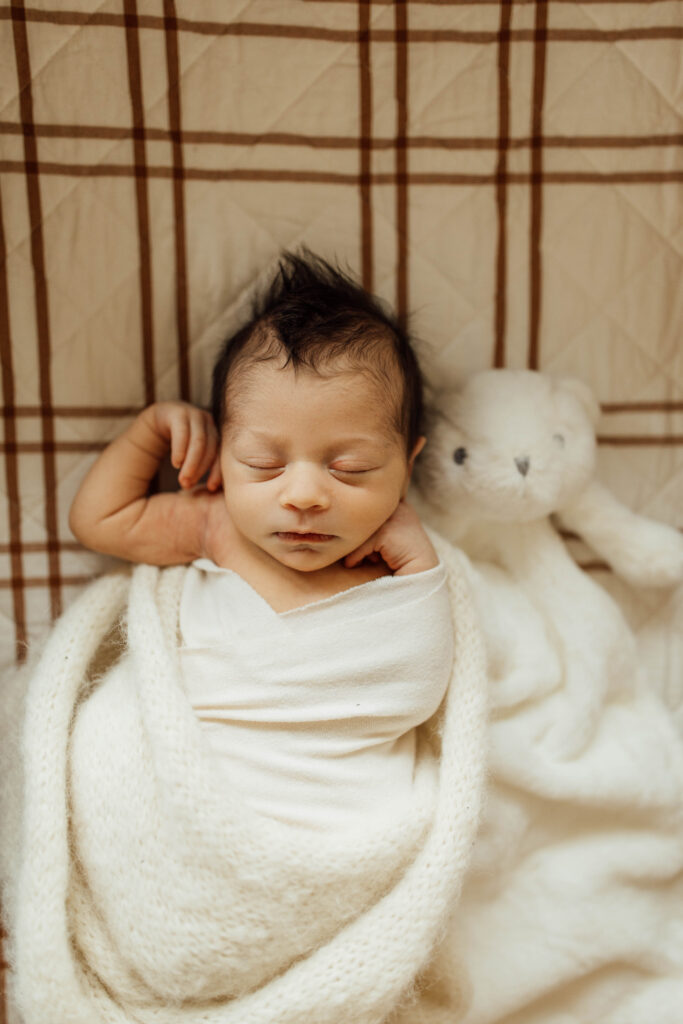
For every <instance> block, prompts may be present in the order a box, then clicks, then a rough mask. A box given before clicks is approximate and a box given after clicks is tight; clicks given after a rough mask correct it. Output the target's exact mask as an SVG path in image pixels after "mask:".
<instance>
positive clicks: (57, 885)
mask: <svg viewBox="0 0 683 1024" xmlns="http://www.w3.org/2000/svg"><path fill="white" fill-rule="evenodd" d="M434 540H435V543H436V545H437V548H438V551H439V555H440V557H441V559H442V561H443V562H444V564H445V566H446V569H447V573H448V581H449V594H450V599H451V605H452V611H453V625H454V631H455V656H454V665H453V672H452V677H451V682H450V684H449V688H448V691H447V694H446V697H445V698H444V701H443V703H442V705H441V707H440V709H439V711H438V712H437V713H436V715H435V716H434V717H433V719H431V720H430V721H429V722H427V723H425V725H424V726H422V727H420V729H419V730H418V755H417V765H416V776H415V785H414V788H413V792H412V794H411V796H410V797H407V798H406V807H405V814H404V815H403V817H402V820H401V821H400V822H399V823H398V824H397V825H395V826H394V825H392V826H391V827H390V828H387V829H383V830H379V829H378V830H376V831H375V832H373V833H370V834H368V835H367V836H354V837H353V840H351V839H349V840H348V841H344V842H340V841H339V840H338V839H335V838H333V837H330V838H325V837H321V838H320V839H319V840H316V842H315V843H314V844H312V843H311V842H310V841H308V842H307V841H306V840H305V839H303V838H302V837H301V835H300V834H299V833H298V832H297V831H296V830H292V829H289V828H288V827H287V826H286V825H284V824H281V823H279V822H276V821H272V820H269V819H267V818H263V817H260V816H259V815H257V814H255V813H254V812H252V811H250V810H249V809H248V808H247V807H246V806H244V805H243V804H242V803H241V802H240V800H239V798H238V797H236V796H235V795H233V794H232V793H229V792H225V790H224V789H220V788H219V787H218V786H217V784H216V781H215V774H214V773H213V772H212V766H211V760H210V757H209V755H208V753H207V750H206V744H205V742H204V740H203V735H202V731H201V726H200V723H199V722H198V721H197V719H196V717H195V715H194V713H193V712H192V709H191V707H190V705H189V702H188V700H187V697H186V695H185V693H184V690H183V684H182V678H181V676H180V673H179V667H178V658H177V615H178V602H179V595H180V590H181V587H182V581H183V577H184V573H185V570H184V569H182V568H180V569H177V568H176V569H167V570H163V571H159V570H158V569H155V568H152V567H150V566H139V567H138V568H136V569H135V570H134V572H133V574H132V577H131V578H130V581H129V580H128V579H127V578H126V577H123V576H120V575H118V576H109V577H105V578H103V579H102V580H100V581H98V582H97V583H95V584H93V585H92V587H90V588H89V589H88V590H87V591H86V593H85V594H84V595H83V596H82V597H81V598H80V599H79V600H78V601H77V602H76V603H75V604H74V605H73V606H72V607H71V608H70V609H69V611H68V612H67V613H66V614H65V615H64V616H63V618H62V619H61V620H60V621H59V623H58V624H57V626H56V627H55V629H54V631H53V633H52V635H51V637H50V640H49V642H48V645H47V647H46V649H45V652H44V654H43V657H42V658H41V660H40V663H39V664H38V667H37V668H36V670H35V672H34V673H33V675H32V678H31V682H30V687H29V692H28V696H27V699H26V716H25V725H24V743H23V745H24V769H25V786H24V794H25V800H24V812H23V825H22V829H21V832H20V834H19V835H18V836H15V837H11V836H7V837H6V841H7V842H8V843H11V842H12V841H13V840H14V842H15V843H16V842H20V844H21V849H20V850H19V851H14V852H13V853H12V854H11V855H9V854H8V855H7V856H5V857H3V863H6V864H8V865H12V864H17V865H19V873H18V877H17V878H16V879H10V881H9V885H8V892H10V894H11V898H10V899H9V901H8V906H10V907H11V908H12V913H11V920H9V921H8V924H9V928H10V931H11V937H12V941H11V947H10V956H11V959H12V966H13V989H12V996H13V998H14V1001H15V1003H16V1006H17V1008H18V1010H19V1011H20V1013H21V1014H22V1017H23V1020H24V1022H25V1024H65V1022H69V1024H72V1022H73V1024H81V1022H83V1024H96V1022H98V1021H102V1022H108V1024H130V1022H133V1021H134V1022H136V1024H152V1022H159V1024H160V1022H162V1021H163V1022H164V1024H190V1022H192V1024H199V1022H202V1024H275V1022H277V1024H301V1022H303V1021H306V1022H311V1024H313V1022H315V1024H339V1022H340V1021H342V1020H343V1021H344V1024H375V1022H376V1024H379V1022H381V1021H383V1020H385V1019H386V1017H387V1015H388V1014H390V1013H391V1011H392V1010H393V1009H394V1008H395V1007H396V1006H397V1005H398V1004H399V1003H400V1001H401V1000H402V998H403V997H404V996H405V995H406V993H408V992H410V990H411V988H412V986H413V983H414V980H415V978H416V976H417V975H418V974H419V972H420V971H422V970H423V969H424V968H425V966H426V965H427V964H428V963H429V962H430V960H431V959H432V958H433V957H434V955H435V953H436V951H437V949H438V947H439V943H440V941H441V940H442V938H443V937H444V934H445V932H446V928H447V924H448V921H449V919H450V918H451V917H452V914H453V912H454V910H455V909H456V907H457V903H458V899H459V896H460V892H461V888H462V883H463V878H464V875H465V872H466V869H467V866H468V863H469V860H470V854H471V850H472V846H473V844H474V838H475V834H476V830H477V825H478V821H479V815H480V805H481V794H482V788H483V781H484V772H485V719H486V669H485V655H484V650H483V645H482V642H481V639H480V635H479V631H478V627H477V622H476V618H475V615H474V611H473V605H472V601H471V598H470V594H469V589H468V585H467V583H466V573H465V571H464V564H463V556H461V555H460V554H459V553H458V552H457V551H455V549H453V548H451V547H450V545H448V544H446V543H445V542H443V541H442V540H441V539H440V538H437V537H435V538H434ZM124 607H125V609H126V638H127V643H126V647H125V650H124V651H123V653H122V654H121V657H120V658H119V659H118V660H117V661H116V662H115V663H114V664H113V666H111V667H110V668H109V669H108V670H107V671H106V672H105V673H104V675H103V676H102V677H101V679H96V680H95V683H93V680H92V679H91V678H90V677H91V675H92V669H90V670H89V666H92V664H93V661H94V659H97V658H98V657H100V656H101V652H102V645H103V644H104V641H105V638H106V637H107V634H109V633H110V632H111V629H112V627H113V626H114V625H115V623H116V620H117V618H118V617H119V616H120V615H121V612H122V610H123V609H124ZM349 670H350V671H352V670H353V656H352V652H350V654H349ZM450 969H451V970H452V971H453V972H454V973H457V965H456V964H455V963H453V964H451V965H450ZM453 1009H454V1016H453V1019H454V1020H455V1019H456V1016H455V1010H456V1008H455V1007H454V1008H453Z"/></svg>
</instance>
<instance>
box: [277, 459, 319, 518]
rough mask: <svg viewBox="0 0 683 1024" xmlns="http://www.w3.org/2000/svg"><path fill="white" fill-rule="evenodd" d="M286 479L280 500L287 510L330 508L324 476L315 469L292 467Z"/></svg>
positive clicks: (299, 466) (301, 466) (286, 473)
mask: <svg viewBox="0 0 683 1024" xmlns="http://www.w3.org/2000/svg"><path fill="white" fill-rule="evenodd" d="M284 477H285V479H284V486H283V489H282V492H281V496H280V500H281V502H282V505H283V506H284V507H285V508H295V509H299V510H302V511H304V510H308V509H318V508H327V507H328V506H329V495H328V493H327V488H326V487H325V480H324V478H323V474H322V473H321V472H320V471H319V470H317V469H316V468H315V467H312V466H306V465H294V466H290V467H289V468H288V469H287V470H286V472H285V474H284Z"/></svg>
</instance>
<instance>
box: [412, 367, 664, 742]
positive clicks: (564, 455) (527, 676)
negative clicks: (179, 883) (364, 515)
mask: <svg viewBox="0 0 683 1024" xmlns="http://www.w3.org/2000/svg"><path fill="white" fill-rule="evenodd" d="M598 418H599V407H598V403H597V402H596V400H595V398H594V397H593V395H592V394H591V392H590V391H589V389H588V388H587V387H586V386H585V385H584V384H583V383H581V382H580V381H576V380H568V379H553V378H552V377H549V376H546V375H544V374H541V373H536V372H534V371H531V370H485V371H483V372H481V373H477V374H474V375H473V376H472V377H470V378H469V379H468V380H467V381H466V382H465V383H464V385H463V386H462V387H461V388H460V389H459V390H458V391H457V392H455V393H452V394H443V395H441V397H440V400H439V409H438V412H437V414H436V420H435V425H434V429H433V431H432V432H431V434H430V437H429V442H428V444H427V446H426V448H425V452H424V455H423V457H422V461H421V465H419V470H418V473H417V474H416V479H417V486H418V491H417V493H416V494H415V495H414V500H415V503H416V504H417V505H418V508H419V509H420V511H421V512H422V515H423V517H424V518H425V519H426V521H428V522H430V523H431V524H432V525H433V526H435V528H436V529H438V530H439V531H440V532H441V533H443V534H444V535H445V536H447V537H449V539H450V540H451V541H453V542H454V543H456V544H458V545H460V546H461V547H462V548H463V550H464V551H466V553H467V554H468V555H469V556H470V557H471V558H473V559H478V560H481V561H484V562H490V563H493V564H494V565H497V566H500V567H501V568H503V569H504V570H505V572H506V574H507V578H508V580H509V579H510V578H511V579H512V581H514V585H515V587H516V594H517V597H516V603H517V605H520V603H522V602H527V605H528V606H529V605H530V606H531V608H533V609H534V610H535V613H536V615H538V616H540V621H541V622H542V623H543V624H544V629H545V631H546V632H547V633H549V634H550V635H551V636H552V637H553V638H556V639H555V642H556V646H557V648H558V650H559V653H560V657H561V661H560V666H559V667H560V675H559V677H558V678H557V679H556V680H555V681H554V682H553V683H551V682H550V681H549V677H546V686H550V687H551V688H552V689H555V691H556V692H555V693H554V694H553V700H552V701H551V704H554V706H555V713H554V714H553V715H552V718H551V724H550V725H549V726H548V729H547V735H546V737H545V741H546V742H547V744H548V749H550V750H552V751H553V753H554V754H558V755H561V756H564V757H575V756H576V755H577V754H578V753H579V752H580V751H581V750H584V749H585V748H586V746H587V744H588V743H589V742H590V740H591V738H592V737H593V735H594V733H595V730H596V729H597V728H598V727H599V723H600V711H601V708H602V707H603V705H604V702H605V699H606V698H607V696H608V694H609V693H610V692H614V690H615V687H616V686H618V685H619V684H620V681H621V680H622V679H624V678H629V675H630V673H629V666H630V664H632V663H633V661H634V657H635V652H634V640H633V636H632V634H631V633H630V630H629V629H628V627H627V625H626V623H625V621H624V618H623V615H622V614H621V611H620V609H619V608H618V607H617V605H616V604H615V603H614V601H612V599H611V598H610V597H609V596H608V594H607V593H606V592H605V591H604V590H603V589H602V588H601V587H600V586H598V585H597V584H596V583H595V582H594V581H593V580H592V579H591V578H590V577H589V576H588V575H587V574H586V573H584V572H582V571H581V570H580V569H579V568H578V567H577V565H576V564H575V562H574V561H573V559H572V558H571V556H570V555H569V553H568V551H567V548H566V547H565V545H564V544H563V542H562V540H561V539H560V537H559V536H558V534H557V532H556V530H555V528H554V525H553V522H552V521H551V518H550V516H551V514H553V513H555V514H556V515H557V516H558V518H559V520H560V522H561V523H563V524H565V525H566V526H567V527H569V528H570V529H572V530H574V531H576V532H577V533H579V534H581V535H582V536H583V537H584V538H585V540H587V541H588V543H589V544H591V545H592V546H593V547H594V548H595V549H596V551H598V552H599V553H600V554H601V555H602V556H603V557H604V558H605V559H606V561H607V562H609V564H610V565H611V566H612V567H613V568H614V569H615V571H617V572H619V573H621V574H622V575H623V576H624V577H625V578H626V579H628V580H629V581H630V582H632V583H640V584H643V585H649V586H654V585H661V586H670V585H672V584H675V583H677V582H678V581H680V580H682V579H683V537H681V536H680V534H679V533H678V532H677V531H676V530H674V529H673V528H671V527H669V526H665V525H664V524H662V523H657V522H654V521H653V520H650V519H647V518H645V517H644V516H640V515H637V514H635V513H633V512H631V511H630V510H628V509H626V508H625V507H624V506H623V505H621V504H620V503H619V502H618V501H617V499H616V498H614V497H613V496H612V495H611V494H610V493H609V492H608V491H607V489H606V488H605V487H603V486H602V485H601V484H599V483H598V482H597V481H596V480H595V479H594V472H595V451H596V443H595V428H596V425H597V422H598ZM419 462H420V460H418V463H419ZM475 591H476V592H477V594H478V596H479V600H480V602H481V604H480V607H481V613H482V621H483V623H484V628H485V630H486V628H487V623H488V622H490V621H491V616H492V614H495V611H494V609H496V608H497V607H499V605H500V595H501V593H502V588H501V586H500V585H496V586H494V587H491V588H489V587H488V586H487V579H486V574H484V575H482V576H478V577H477V578H476V580H475ZM501 614H504V615H507V614H508V612H507V611H506V610H505V609H501ZM521 620H523V621H525V622H531V621H532V620H534V616H533V615H532V616H530V615H528V614H527V615H525V616H521ZM536 633H538V630H537V629H536V630H535V631H534V630H532V631H531V632H529V630H528V629H526V628H524V629H523V631H522V633H520V632H515V633H511V634H510V636H509V638H508V639H507V640H506V641H505V642H506V644H507V643H510V644H513V645H517V646H519V645H520V644H521V640H520V637H521V636H527V640H528V641H529V642H528V643H527V644H526V645H524V644H522V647H523V648H524V652H525V657H526V661H525V662H523V664H521V665H520V666H519V677H520V679H522V680H526V685H528V686H531V687H532V688H533V686H534V685H535V682H533V681H534V680H536V677H537V674H538V673H537V668H536V665H535V659H536V655H537V652H538V649H539V645H538V643H537V642H534V635H535V634H536ZM532 634H534V635H532ZM499 639H500V637H499V634H498V633H495V639H494V634H489V640H490V643H495V644H497V643H498V642H499ZM489 653H490V656H491V654H493V656H498V655H497V654H496V652H495V651H491V650H490V652H489ZM541 661H543V659H541ZM515 686H516V684H515ZM513 688H514V687H513Z"/></svg>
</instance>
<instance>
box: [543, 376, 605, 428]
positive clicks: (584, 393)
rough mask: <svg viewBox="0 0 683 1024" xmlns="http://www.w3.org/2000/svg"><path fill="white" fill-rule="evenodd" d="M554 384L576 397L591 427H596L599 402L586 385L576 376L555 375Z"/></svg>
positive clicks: (598, 418)
mask: <svg viewBox="0 0 683 1024" xmlns="http://www.w3.org/2000/svg"><path fill="white" fill-rule="evenodd" d="M554 385H555V387H556V388H558V389H559V390H560V391H563V392H564V393H565V394H570V395H572V396H573V397H574V398H575V399H576V401H577V402H578V403H579V405H580V406H581V407H582V408H583V410H584V412H585V413H586V415H587V416H588V418H589V420H590V421H591V423H592V425H593V429H596V428H597V425H598V422H599V420H600V403H599V402H598V400H597V398H596V397H595V395H594V394H593V392H592V391H591V389H590V388H589V387H588V385H587V384H584V382H583V381H582V380H578V378H576V377H556V378H555V380H554Z"/></svg>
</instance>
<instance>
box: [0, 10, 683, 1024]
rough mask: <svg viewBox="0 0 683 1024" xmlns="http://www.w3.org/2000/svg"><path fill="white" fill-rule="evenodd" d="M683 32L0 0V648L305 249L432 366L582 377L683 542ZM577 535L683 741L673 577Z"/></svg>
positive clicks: (610, 16) (567, 21)
mask: <svg viewBox="0 0 683 1024" xmlns="http://www.w3.org/2000/svg"><path fill="white" fill-rule="evenodd" d="M682 39H683V4H681V3H679V2H672V0H660V2H647V0H643V2H632V0H625V2H623V3H620V2H616V3H615V2H610V3H608V2H595V0H589V2H583V3H570V2H564V0H553V2H549V3H530V2H529V3H527V2H518V3H513V4H510V3H505V2H502V0H481V2H472V0H470V2H468V0H460V2H458V0H452V2H450V0H443V2H439V0H412V2H409V3H399V2H397V3H390V2H386V0H377V2H360V0H359V2H356V0H288V2H286V3H284V2H282V0H280V2H277V0H137V2H136V0H104V2H100V3H98V2H96V0H72V2H66V3H57V2H53V3H48V2H46V0H36V2H34V3H32V4H28V3H24V2H23V0H14V2H13V3H11V4H10V3H4V4H0V58H1V60H0V172H1V173H2V178H1V181H0V186H1V191H0V225H1V228H2V230H1V232H0V249H1V250H2V256H1V258H0V357H1V363H2V382H3V402H4V417H3V420H2V425H3V432H4V433H3V436H2V438H1V439H0V442H1V445H0V454H1V455H2V459H3V469H2V473H1V474H0V486H1V487H2V488H3V498H4V500H3V501H2V504H1V509H2V511H1V512H0V515H1V516H2V534H1V536H0V642H1V644H2V660H3V662H10V661H13V660H14V659H15V658H22V657H23V654H24V651H25V646H26V644H27V642H28V641H30V640H32V639H34V638H36V637H37V636H39V635H40V634H41V633H42V632H44V631H45V629H46V627H47V625H48V624H49V622H50V621H51V619H52V618H54V617H55V616H56V615H57V614H58V613H59V611H60V609H62V608H63V607H65V606H66V605H67V604H68V603H69V602H70V601H71V600H72V599H73V598H74V596H75V595H76V593H78V592H79V591H80V590H81V589H82V588H83V586H84V585H85V583H86V581H87V580H88V579H89V578H90V577H91V576H92V575H93V574H95V573H98V572H100V571H101V570H102V569H103V568H104V567H105V566H106V564H107V563H106V560H105V559H103V558H101V557H99V556H97V555H94V554H91V553H89V552H87V551H84V550H83V549H82V548H81V547H80V546H79V545H78V544H77V543H76V542H75V541H74V540H73V538H72V537H71V535H70V533H69V529H68V525H67V515H68V509H69V504H70V501H71V499H72V497H73V495H74V493H75V491H76V489H77V487H78V484H79V482H80V480H81V479H82V477H83V475H84V473H85V471H86V469H87V467H88V466H89V464H90V463H91V461H92V459H93V458H94V457H95V454H96V452H97V451H98V450H100V449H101V448H102V446H103V445H104V444H105V443H106V442H107V441H108V440H110V439H111V438H112V437H114V436H115V435H116V434H117V433H118V432H120V430H121V429H122V428H123V427H124V426H125V425H126V424H127V423H128V422H129V421H130V418H131V416H132V415H134V414H135V412H136V411H137V410H139V409H140V408H141V407H142V406H143V405H144V404H146V403H147V402H150V401H152V400H154V399H156V398H171V397H183V398H187V399H190V400H192V401H195V402H198V403H205V402H206V401H207V398H208V373H209V369H210V366H211V363H212V359H213V353H214V351H215V347H216V345H217V343H218V341H219V339H220V337H221V335H222V333H223V332H224V331H226V330H227V329H229V328H230V327H231V326H232V325H237V324H238V323H239V322H240V319H241V317H242V316H243V314H244V311H245V309H246V307H247V304H248V299H249V294H250V290H251V288H252V287H253V285H254V284H255V282H257V280H258V279H259V275H261V274H264V273H265V274H267V273H268V272H269V270H270V268H271V267H272V264H273V261H274V260H275V259H276V257H277V254H278V252H279V250H280V249H282V248H294V247H296V246H297V245H299V244H300V243H305V244H306V245H308V246H309V247H310V248H312V249H314V250H316V251H318V252H320V253H321V254H322V255H323V256H326V257H328V258H335V257H336V258H338V259H339V260H341V261H342V262H343V263H346V264H347V265H348V266H349V267H350V268H351V269H352V270H353V271H355V272H356V273H357V274H358V275H359V276H360V277H361V279H362V280H363V282H364V283H365V285H366V286H367V287H368V288H370V289H372V290H374V291H376V292H377V293H379V294H380V295H381V296H383V297H384V298H386V299H387V300H388V301H389V302H390V303H392V304H393V305H394V306H395V307H396V308H397V309H398V310H399V311H400V312H401V313H404V312H406V311H408V310H410V311H411V312H412V313H413V319H412V325H413V328H414V331H415V333H416V334H417V335H418V337H419V338H421V339H423V342H424V344H423V351H424V353H425V362H426V366H427V368H428V375H429V377H430V378H431V379H432V380H434V381H439V382H440V383H441V382H443V381H444V380H449V381H457V379H458V378H459V377H461V376H463V375H465V374H467V373H468V372H470V371H472V370H475V369H479V368H482V367H486V366H493V365H495V366H512V367H530V368H534V369H540V370H543V371H547V372H552V373H562V374H573V375H576V376H578V377H580V378H582V379H583V380H584V381H586V382H587V383H588V384H590V385H591V386H592V387H593V389H594V390H595V392H596V394H597V395H598V397H599V399H600V402H601V404H602V408H603V418H602V422H601V425H600V428H599V435H600V447H599V473H600V478H601V479H602V480H603V482H605V483H606V484H607V485H608V486H609V487H610V488H611V489H612V490H613V491H614V493H616V494H617V495H618V496H619V497H620V498H621V499H622V500H623V501H624V502H626V503H627V504H629V505H630V506H631V507H633V508H635V509H638V510H640V511H642V512H643V513H645V514H648V515H651V516H653V517H656V518H659V519H662V520H664V521H666V522H669V523H671V524H672V525H675V526H677V527H678V528H679V529H680V528H682V527H683V289H682V287H681V247H682V243H683V232H682V226H681V209H682V203H681V182H682V181H683V164H682V161H681V142H682V141H683V132H682V128H681V115H682V106H683V97H682V96H681V85H680V82H681V71H682V67H683V61H682V59H681V53H682V50H681V40H682ZM568 543H569V545H570V548H571V550H572V551H573V552H574V553H575V554H576V557H577V558H578V560H579V561H580V563H581V564H582V565H583V567H584V568H585V569H586V571H587V572H589V573H591V575H592V576H593V578H594V579H595V580H596V581H597V582H599V583H600V584H602V585H604V586H605V587H606V588H607V589H608V590H609V591H610V592H611V593H612V594H613V595H614V596H615V597H616V599H617V600H618V602H619V604H620V605H621V607H622V609H623V610H624V611H625V613H626V616H627V618H628V621H629V622H630V624H631V625H632V627H633V629H634V631H635V634H636V637H637V640H638V644H639V648H640V652H641V655H642V657H643V659H644V663H645V664H646V665H647V667H648V670H649V671H648V674H649V678H650V679H651V681H652V685H653V688H655V689H657V690H658V691H659V693H660V694H661V696H662V697H663V698H664V700H665V702H666V703H667V705H668V706H669V707H670V708H671V711H672V713H673V715H674V716H675V717H676V718H677V720H678V722H679V723H680V724H681V726H682V727H683V591H682V590H681V589H680V588H679V590H678V591H674V592H671V591H667V592H656V591H641V592H637V593H636V592H634V591H633V590H630V589H628V588H627V587H626V586H625V585H624V584H623V583H621V582H619V581H617V580H616V579H615V578H614V577H613V576H612V575H611V574H610V573H609V572H608V571H607V569H606V567H605V566H604V565H601V564H600V563H599V562H598V561H597V560H596V559H595V557H594V556H593V555H592V554H591V552H590V551H589V550H588V549H587V548H585V547H584V546H583V545H582V544H581V543H580V542H579V541H577V540H575V539H572V538H568ZM0 1021H2V1015H1V1012H0ZM515 1024H524V1019H523V1017H520V1018H519V1022H517V1021H516V1022H515ZM664 1024H666V1022H664Z"/></svg>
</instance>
